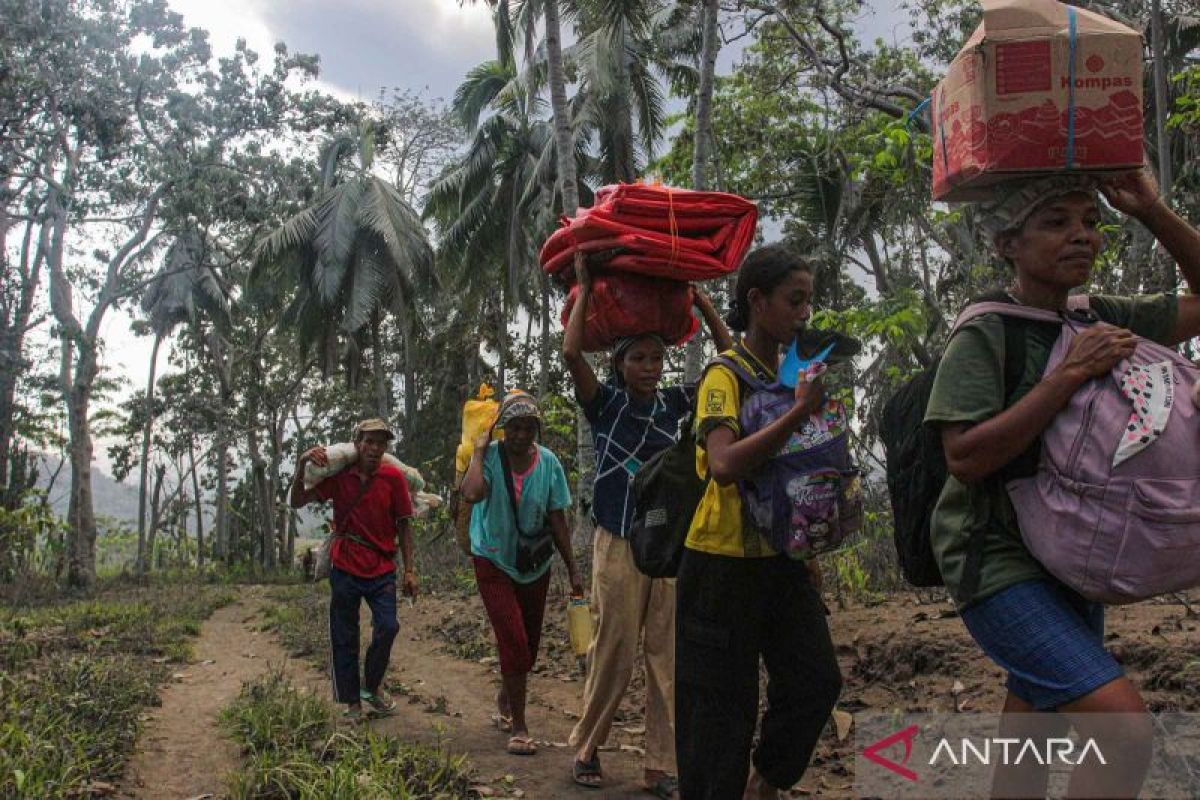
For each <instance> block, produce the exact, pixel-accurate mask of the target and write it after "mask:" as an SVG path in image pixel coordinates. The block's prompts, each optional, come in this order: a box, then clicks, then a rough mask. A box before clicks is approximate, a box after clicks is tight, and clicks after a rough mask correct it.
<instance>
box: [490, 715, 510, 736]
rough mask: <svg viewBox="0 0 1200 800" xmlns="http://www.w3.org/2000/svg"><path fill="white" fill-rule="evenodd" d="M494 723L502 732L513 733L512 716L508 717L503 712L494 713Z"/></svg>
mask: <svg viewBox="0 0 1200 800" xmlns="http://www.w3.org/2000/svg"><path fill="white" fill-rule="evenodd" d="M492 724H493V725H495V726H496V730H498V731H500V732H501V733H512V717H506V716H504V715H503V714H492Z"/></svg>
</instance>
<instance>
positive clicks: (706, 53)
mask: <svg viewBox="0 0 1200 800" xmlns="http://www.w3.org/2000/svg"><path fill="white" fill-rule="evenodd" d="M700 11H701V35H700V41H701V44H700V81H699V87H698V91H697V93H696V133H695V140H694V144H693V145H692V188H693V189H696V190H698V191H703V190H705V189H707V188H708V159H709V151H710V150H711V148H712V98H713V84H714V83H715V82H716V80H715V79H716V68H717V50H718V49H719V48H720V42H719V41H718V39H717V15H718V14H719V13H720V4H719V2H718V0H703V3H702V5H701V8H700ZM686 353H687V355H686V357H685V359H684V369H683V375H684V380H685V381H687V382H689V383H694V382H696V381H697V380H699V378H700V371H701V369H702V368H703V366H704V364H703V362H704V344H703V341H702V340H701V339H700V337H698V336H697V337H695V338H693V339H692V341H690V342H688V345H687V351H686Z"/></svg>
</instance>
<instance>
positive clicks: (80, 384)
mask: <svg viewBox="0 0 1200 800" xmlns="http://www.w3.org/2000/svg"><path fill="white" fill-rule="evenodd" d="M66 202H67V201H66V199H65V198H63V197H62V196H61V195H60V194H59V192H58V190H57V189H52V190H51V191H50V196H49V199H48V200H47V203H46V223H45V224H47V225H50V226H51V231H52V232H51V234H50V238H49V242H50V243H49V251H50V252H49V255H48V258H47V261H48V264H49V272H50V307H51V309H52V311H53V312H54V317H55V320H56V321H57V322H58V323H59V326H60V333H59V336H60V341H61V342H62V366H61V370H60V372H59V384H60V389H61V391H62V395H63V400H65V401H66V404H67V430H68V433H69V438H70V442H69V445H68V452H69V454H70V461H71V495H70V502H69V503H68V511H67V523H68V525H69V527H70V530H69V534H68V536H69V538H68V542H67V583H68V584H70V585H71V586H73V587H76V588H79V589H83V590H84V591H90V590H91V588H92V586H93V585H95V582H96V515H95V511H94V508H93V505H92V431H91V425H90V421H89V419H88V413H89V411H90V410H91V409H90V407H91V399H92V387H93V386H94V384H95V380H96V375H97V373H98V372H99V364H98V362H97V360H96V357H97V354H96V342H95V338H94V337H92V336H89V335H88V332H87V331H85V330H84V329H83V326H82V325H80V323H79V320H78V319H77V318H76V316H75V308H74V300H73V299H72V290H73V288H74V287H73V286H72V285H71V283H70V280H69V279H68V278H67V274H66V267H65V265H64V263H63V262H64V258H65V255H66V234H67V224H68V214H67V207H66V205H65V204H66Z"/></svg>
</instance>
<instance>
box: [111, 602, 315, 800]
mask: <svg viewBox="0 0 1200 800" xmlns="http://www.w3.org/2000/svg"><path fill="white" fill-rule="evenodd" d="M242 592H243V596H242V599H240V600H239V601H238V602H236V603H234V604H233V605H230V606H226V607H224V608H221V609H218V610H217V612H216V613H214V614H213V615H212V617H210V618H209V619H208V621H207V622H205V623H204V625H203V626H202V627H201V629H200V637H199V638H198V639H197V640H196V642H195V646H194V648H193V658H192V661H191V663H189V664H187V665H186V666H180V667H179V668H178V669H176V670H175V673H174V678H173V680H172V681H171V683H169V684H168V685H167V686H166V687H165V688H164V689H163V692H162V705H161V706H160V707H159V708H156V709H153V710H152V711H151V712H150V714H149V720H148V721H147V723H146V727H145V729H144V730H143V732H142V735H141V738H140V739H139V741H138V744H139V747H138V751H137V753H136V754H135V756H134V758H133V760H132V761H131V762H130V764H129V766H128V768H127V770H126V775H125V780H124V781H123V784H124V790H123V792H122V796H125V797H138V798H147V799H149V798H154V800H177V799H179V798H199V797H219V796H222V795H223V794H224V792H225V782H224V781H225V775H226V774H227V773H228V772H230V771H231V770H235V769H237V767H238V766H239V763H240V762H239V759H238V752H237V748H236V747H235V745H234V744H233V743H232V742H231V741H230V740H229V739H228V738H226V737H225V736H224V734H223V732H222V730H221V728H220V726H219V725H218V724H217V715H218V714H219V713H220V712H221V710H222V709H224V708H225V707H226V706H228V705H229V704H230V703H231V702H232V701H233V699H234V698H235V697H237V694H238V691H239V690H240V689H241V687H242V683H243V682H245V681H248V680H252V679H254V678H256V677H258V676H259V675H262V674H263V673H265V672H266V671H267V670H268V669H270V668H272V667H274V666H276V665H283V666H284V668H285V669H286V670H287V672H288V674H289V675H290V676H291V678H292V680H293V681H294V682H295V684H296V685H297V686H307V687H309V688H312V689H314V690H316V691H323V690H324V687H325V685H326V684H327V681H326V680H325V677H324V676H323V675H321V674H320V673H319V672H317V671H316V670H315V669H313V668H312V667H311V666H309V665H307V664H306V663H303V662H300V661H297V660H295V659H289V658H288V657H287V654H286V653H285V652H284V651H283V648H281V647H280V646H279V644H278V643H277V642H276V641H275V639H274V638H273V637H272V636H270V635H269V634H266V633H260V632H259V631H258V630H256V628H257V622H258V618H259V609H260V607H261V604H262V592H261V589H260V587H252V586H248V587H243V588H242Z"/></svg>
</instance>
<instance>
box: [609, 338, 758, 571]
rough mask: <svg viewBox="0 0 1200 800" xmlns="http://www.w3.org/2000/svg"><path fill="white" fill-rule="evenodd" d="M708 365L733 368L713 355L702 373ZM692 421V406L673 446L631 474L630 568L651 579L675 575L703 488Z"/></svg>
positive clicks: (680, 425)
mask: <svg viewBox="0 0 1200 800" xmlns="http://www.w3.org/2000/svg"><path fill="white" fill-rule="evenodd" d="M714 364H724V365H725V366H727V367H730V368H732V367H733V362H732V361H730V360H729V359H728V358H726V357H724V356H717V357H716V358H715V359H714V360H713V361H711V362H709V365H708V367H706V368H705V371H707V370H708V369H709V368H711V367H712V366H713V365H714ZM734 374H735V375H736V374H737V373H736V372H735V373H734ZM701 380H703V378H701ZM738 380H739V382H740V381H741V378H739V379H738ZM695 421H696V412H695V408H694V407H693V410H692V412H691V413H689V414H687V415H686V416H684V417H683V419H681V420H680V421H679V436H678V438H677V439H676V440H675V444H673V445H671V446H670V447H668V448H666V449H665V450H660V451H659V452H657V453H655V454H654V455H653V456H651V457H650V458H648V459H646V463H645V464H643V465H642V466H641V469H639V470H638V471H637V474H636V475H634V476H633V497H634V501H635V503H636V507H635V509H634V512H633V523H632V525H631V526H630V528H629V548H630V550H631V551H632V553H633V563H634V565H635V566H636V567H637V568H638V569H639V570H640V571H641V572H642V574H643V575H646V576H648V577H651V578H674V577H675V575H676V574H677V573H678V572H679V560H680V559H681V558H682V557H683V543H684V540H686V539H687V534H688V529H689V528H691V527H692V517H693V516H695V514H696V507H697V506H698V505H700V499H701V498H702V497H703V496H704V490H705V488H706V487H707V486H708V478H707V477H705V478H701V477H700V476H699V475H697V474H696V435H695V430H694V425H695Z"/></svg>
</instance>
